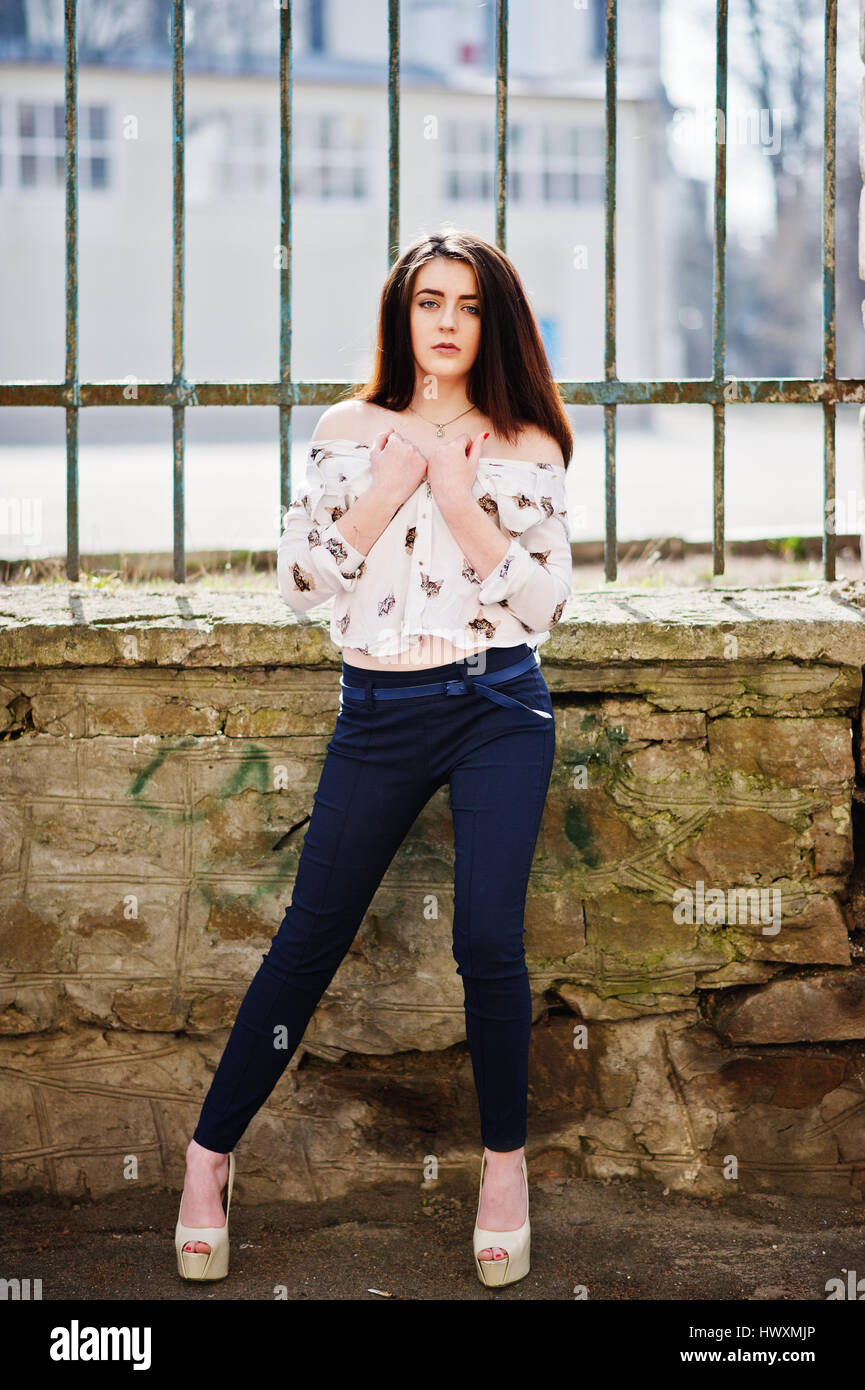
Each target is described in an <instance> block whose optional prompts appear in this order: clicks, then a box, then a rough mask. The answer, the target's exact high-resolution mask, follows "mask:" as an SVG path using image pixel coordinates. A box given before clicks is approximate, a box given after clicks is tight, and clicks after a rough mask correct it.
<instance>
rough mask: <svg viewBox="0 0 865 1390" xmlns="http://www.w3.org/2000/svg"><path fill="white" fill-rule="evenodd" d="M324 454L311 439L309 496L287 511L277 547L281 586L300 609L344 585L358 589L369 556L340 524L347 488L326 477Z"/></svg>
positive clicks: (291, 603) (305, 493) (292, 604)
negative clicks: (338, 524)
mask: <svg viewBox="0 0 865 1390" xmlns="http://www.w3.org/2000/svg"><path fill="white" fill-rule="evenodd" d="M320 456H321V450H320V449H319V448H318V447H317V445H316V444H314V443H313V444H311V445H310V449H309V454H308V455H307V460H306V482H305V485H304V491H303V495H302V496H301V497H299V498H297V500H296V501H294V502H292V504H291V506H290V507H288V509H287V510H286V512H285V515H284V517H283V528H282V535H281V536H280V540H279V546H278V549H277V561H276V572H277V579H278V581H279V591H280V593H281V594H282V597H283V598H284V599H285V601H286V603H287V604H288V605H289V607H290V608H293V609H294V611H295V612H296V613H305V612H306V611H307V610H308V609H310V608H314V607H315V606H316V605H317V604H319V603H324V602H325V601H326V600H327V599H328V598H331V597H332V596H333V595H334V594H336V593H338V592H339V591H340V590H341V589H354V588H355V586H356V585H357V582H358V580H359V578H360V576H361V574H362V573H363V567H364V561H365V560H366V556H365V555H364V553H363V551H362V550H358V549H357V548H356V547H355V546H353V545H350V544H349V542H348V541H347V540H346V539H345V537H344V536H343V535H342V533H341V532H340V530H339V528H338V527H337V524H336V522H337V519H338V518H339V517H341V516H342V515H343V513H344V512H346V511H348V506H349V501H348V498H347V496H346V494H345V489H344V488H342V489H341V488H340V486H339V484H338V483H337V482H335V481H331V480H330V479H328V478H326V477H325V475H324V473H323V472H322V469H321V464H320Z"/></svg>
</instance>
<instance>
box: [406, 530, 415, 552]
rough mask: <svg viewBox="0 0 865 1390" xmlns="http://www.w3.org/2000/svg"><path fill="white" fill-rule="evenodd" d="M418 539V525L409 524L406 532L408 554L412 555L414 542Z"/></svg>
mask: <svg viewBox="0 0 865 1390" xmlns="http://www.w3.org/2000/svg"><path fill="white" fill-rule="evenodd" d="M416 540H417V527H416V526H409V527H408V529H407V530H406V533H405V549H406V554H407V555H411V553H412V551H413V550H414V543H415V541H416Z"/></svg>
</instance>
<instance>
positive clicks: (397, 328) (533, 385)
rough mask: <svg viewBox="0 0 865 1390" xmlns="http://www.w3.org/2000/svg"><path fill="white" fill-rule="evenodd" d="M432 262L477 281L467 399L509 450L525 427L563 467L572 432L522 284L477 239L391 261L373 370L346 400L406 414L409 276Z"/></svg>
mask: <svg viewBox="0 0 865 1390" xmlns="http://www.w3.org/2000/svg"><path fill="white" fill-rule="evenodd" d="M434 256H449V257H450V258H451V259H452V260H456V261H464V262H465V263H466V265H469V266H471V268H472V270H473V271H474V273H475V277H476V279H477V284H478V295H479V298H480V309H481V337H480V346H479V348H478V354H477V357H476V358H475V361H474V363H473V365H472V367H471V369H470V371H469V375H468V380H467V382H466V395H467V396H468V399H469V400H470V401H471V403H472V405H474V406H476V407H477V408H478V410H482V411H483V412H484V414H485V415H486V416H487V417H488V418H489V419H490V420H491V421H492V424H493V427H494V429H495V432H496V434H497V435H498V437H499V438H500V439H505V440H507V442H508V443H509V444H512V445H516V443H517V441H518V438H519V432H520V429H521V428H524V427H525V426H526V425H536V426H537V427H538V428H539V429H541V430H542V431H543V432H544V433H545V434H549V435H552V437H553V438H554V439H555V440H556V441H557V442H558V444H559V445H560V446H561V450H562V455H563V457H564V460H565V464H566V465H567V464H568V463H569V462H570V459H571V454H572V453H573V437H572V435H571V426H570V422H569V420H568V417H567V414H566V412H565V408H564V406H563V404H562V398H561V396H560V395H559V393H558V391H557V389H556V385H555V382H554V381H553V376H552V372H551V370H550V364H549V361H548V359H547V354H546V352H545V350H544V345H543V343H542V341H541V336H540V333H539V332H538V327H537V324H536V323H535V318H534V315H533V314H532V311H531V308H530V307H529V303H528V300H527V298H526V293H525V290H524V289H523V285H522V281H521V280H520V277H519V275H518V274H517V272H516V269H515V268H514V266H513V265H512V263H511V262H510V261H509V260H508V258H507V256H506V255H505V254H504V252H503V251H500V250H499V249H498V247H497V246H493V245H491V244H490V242H488V241H484V240H483V238H482V237H479V236H476V235H475V234H474V232H465V231H452V230H448V231H441V232H431V233H429V234H428V235H425V236H421V237H418V238H417V240H416V241H413V242H412V243H411V245H410V246H407V247H406V249H405V250H404V251H403V253H402V255H401V256H400V257H399V259H398V260H396V261H395V262H394V264H393V266H392V267H391V270H390V272H389V274H388V277H387V279H386V281H385V283H384V288H383V290H382V294H381V305H380V308H379V321H378V342H377V345H376V358H375V370H374V372H373V375H372V377H371V379H370V380H369V381H368V382H367V383H366V385H364V386H361V387H360V388H358V389H357V390H356V391H354V392H353V393H352V395H351V397H350V399H353V400H364V401H370V402H371V403H372V404H373V405H380V406H383V407H384V408H385V409H386V410H405V409H406V408H407V406H409V405H410V404H411V400H412V397H413V396H414V391H415V359H414V355H413V353H412V346H411V327H410V323H409V311H410V308H411V298H412V293H413V289H414V277H415V275H416V273H417V271H418V270H419V269H420V268H421V266H422V265H426V263H427V261H430V260H432V258H433V257H434Z"/></svg>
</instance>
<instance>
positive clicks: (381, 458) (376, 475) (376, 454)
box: [369, 430, 427, 512]
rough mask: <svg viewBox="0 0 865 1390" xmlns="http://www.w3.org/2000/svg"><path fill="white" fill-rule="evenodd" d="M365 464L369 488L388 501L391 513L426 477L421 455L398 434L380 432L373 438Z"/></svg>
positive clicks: (385, 431) (424, 458)
mask: <svg viewBox="0 0 865 1390" xmlns="http://www.w3.org/2000/svg"><path fill="white" fill-rule="evenodd" d="M369 462H370V467H371V469H372V483H371V485H370V486H371V487H372V488H374V489H375V491H376V492H377V493H381V494H382V496H385V497H387V498H388V500H389V501H390V502H391V504H392V506H393V508H394V511H395V512H396V511H398V510H399V508H400V507H401V506H402V504H403V503H404V502H407V501H408V499H409V497H411V495H412V493H413V492H414V491H415V489H416V488H417V487H419V486H420V484H421V483H422V482H423V480H424V478H425V477H426V471H427V461H426V457H425V455H424V454H422V453H421V451H420V449H419V448H418V447H417V445H416V444H412V442H411V440H410V439H406V437H405V435H403V434H400V433H399V431H398V430H382V431H381V433H380V434H377V435H376V437H375V439H374V440H373V442H372V447H371V448H370V451H369Z"/></svg>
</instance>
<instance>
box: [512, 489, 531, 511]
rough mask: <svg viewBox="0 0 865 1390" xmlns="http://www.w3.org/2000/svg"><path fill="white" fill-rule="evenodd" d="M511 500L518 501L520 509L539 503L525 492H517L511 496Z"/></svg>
mask: <svg viewBox="0 0 865 1390" xmlns="http://www.w3.org/2000/svg"><path fill="white" fill-rule="evenodd" d="M511 501H512V502H516V504H517V506H518V507H519V508H520V510H523V509H524V508H525V507H537V503H536V502H535V500H534V498H533V497H527V496H526V494H525V493H524V492H517V493H515V494H514V496H513V497H512V498H511Z"/></svg>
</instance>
